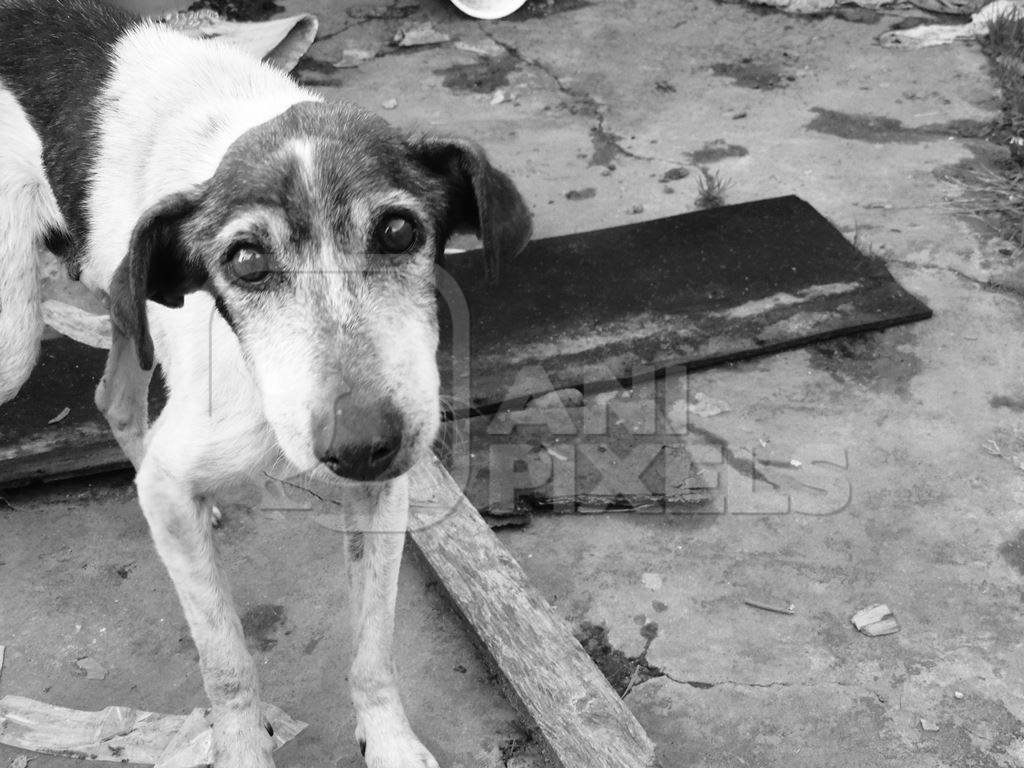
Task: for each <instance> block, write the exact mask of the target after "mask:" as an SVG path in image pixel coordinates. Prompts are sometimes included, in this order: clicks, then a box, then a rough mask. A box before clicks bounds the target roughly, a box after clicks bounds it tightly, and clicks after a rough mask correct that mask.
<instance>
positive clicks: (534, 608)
mask: <svg viewBox="0 0 1024 768" xmlns="http://www.w3.org/2000/svg"><path fill="white" fill-rule="evenodd" d="M410 479H411V491H410V494H411V513H412V515H411V521H410V530H409V535H410V537H411V539H412V542H413V544H415V546H416V548H417V549H418V550H419V552H420V554H421V555H422V556H423V558H424V559H425V560H426V562H427V564H428V565H429V567H430V568H431V570H433V572H434V573H435V574H436V576H437V578H438V579H439V580H440V582H441V583H442V584H443V585H444V587H445V589H446V590H447V592H448V595H449V597H450V598H451V600H452V602H453V603H454V604H455V606H456V608H457V609H458V610H459V612H460V613H461V614H462V615H463V617H464V618H465V619H466V621H467V622H468V623H469V625H470V626H471V627H472V629H473V631H474V632H475V633H476V635H477V638H478V640H479V642H480V643H481V645H482V646H483V647H484V649H485V650H486V651H487V653H488V654H489V655H490V657H491V659H492V661H493V663H494V664H495V665H496V666H497V668H498V670H499V671H500V672H501V673H502V675H503V677H504V678H505V681H506V684H507V687H508V689H509V692H510V693H511V694H512V698H513V699H514V700H515V703H517V704H518V705H519V706H520V707H521V709H522V710H523V712H524V713H525V714H526V715H527V716H528V717H529V718H530V719H531V720H532V721H533V723H534V725H535V727H536V729H537V731H538V733H539V734H540V736H541V737H542V739H543V741H544V742H545V744H546V746H547V748H548V750H549V752H550V755H551V756H552V757H553V758H554V759H555V760H556V761H557V764H558V765H559V766H561V768H653V767H654V766H655V765H656V762H655V757H654V744H653V743H652V742H651V740H650V738H648V736H647V734H646V733H645V732H644V729H643V727H642V726H641V725H640V723H638V722H637V720H636V718H635V717H633V714H632V712H630V711H629V709H628V708H627V707H626V705H625V704H624V703H623V702H622V700H621V699H620V698H619V696H618V695H617V694H616V693H615V691H614V690H612V688H611V686H610V685H609V684H608V681H607V680H605V678H604V676H603V675H602V674H601V672H600V670H598V668H597V667H596V666H595V665H594V662H593V661H592V660H591V659H590V657H589V656H587V654H586V652H585V651H584V650H583V648H582V647H581V646H580V644H579V643H578V642H577V641H576V638H574V637H573V635H572V632H571V631H570V630H569V627H568V626H567V625H566V624H565V622H564V621H563V620H562V619H561V617H559V616H558V615H557V614H556V613H555V612H554V610H552V608H551V606H550V605H548V603H547V602H546V601H545V600H544V598H543V597H541V596H540V594H538V592H537V591H536V590H535V589H534V588H533V587H531V586H530V584H529V583H528V581H527V578H526V574H525V573H523V569H522V568H521V567H520V566H519V564H518V563H517V562H516V560H515V558H513V557H512V555H511V553H509V551H508V550H507V549H506V548H505V547H504V546H503V545H502V544H501V542H500V541H498V539H497V537H496V536H495V535H494V534H493V533H492V532H491V530H490V528H489V527H488V526H487V524H486V523H485V522H484V521H483V518H481V517H480V514H479V513H478V512H477V510H476V509H475V508H474V507H473V505H472V504H470V502H469V500H468V499H467V498H466V497H465V496H464V495H463V494H462V491H461V490H460V488H459V487H458V485H457V484H456V483H455V481H454V480H453V479H452V478H451V476H450V475H449V474H448V472H447V471H446V470H445V468H444V467H443V466H442V465H441V463H440V461H439V460H437V459H436V458H432V459H431V460H429V461H422V462H420V463H419V464H418V465H417V466H416V467H415V468H413V470H412V474H411V477H410Z"/></svg>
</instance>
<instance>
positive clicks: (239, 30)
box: [58, 10, 318, 330]
mask: <svg viewBox="0 0 1024 768" xmlns="http://www.w3.org/2000/svg"><path fill="white" fill-rule="evenodd" d="M160 21H161V22H163V23H164V24H166V25H167V26H169V27H173V28H175V29H178V30H180V31H182V32H184V33H185V34H188V35H191V36H193V37H201V38H204V39H206V38H218V39H220V40H223V41H225V42H228V43H231V44H233V45H236V46H238V47H239V48H241V49H243V50H244V51H247V52H248V53H250V54H253V55H255V56H257V57H259V58H261V59H263V60H264V61H265V62H267V63H268V64H273V65H274V66H276V67H279V68H280V69H283V70H284V71H285V72H291V71H292V70H293V69H294V68H295V65H296V64H298V63H299V59H301V58H302V57H303V56H304V55H305V54H306V51H308V50H309V48H310V46H312V45H313V41H314V40H315V39H316V32H317V27H318V22H317V19H316V17H315V16H313V15H312V14H309V13H302V14H299V15H297V16H288V17H286V18H283V19H269V20H267V21H230V20H228V19H225V18H224V17H222V16H221V15H220V14H218V13H216V12H215V11H211V10H201V11H182V12H180V13H168V14H167V15H166V16H164V17H163V18H162V19H160ZM58 330H59V329H58Z"/></svg>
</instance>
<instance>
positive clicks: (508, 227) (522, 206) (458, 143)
mask: <svg viewBox="0 0 1024 768" xmlns="http://www.w3.org/2000/svg"><path fill="white" fill-rule="evenodd" d="M412 149H413V155H414V156H415V157H416V158H417V159H418V160H419V161H420V162H421V163H423V165H425V166H426V167H427V168H428V169H430V170H431V171H432V172H434V173H435V174H437V175H438V176H440V177H441V178H443V179H444V180H445V183H446V187H447V193H448V222H447V223H448V227H449V231H451V232H457V231H470V232H475V233H476V234H477V235H479V237H480V239H481V240H482V241H483V244H484V276H485V278H486V279H487V281H488V282H491V283H494V282H497V280H498V268H499V265H500V264H501V262H502V261H503V260H504V259H506V258H510V257H514V256H516V255H517V254H519V252H520V251H522V250H523V248H525V247H526V244H527V243H528V242H530V235H531V234H532V233H533V225H532V222H531V217H530V211H529V209H528V208H527V207H526V202H525V201H524V200H523V197H522V195H520V194H519V190H517V189H516V186H515V184H513V183H512V180H511V179H510V178H509V177H508V176H506V175H505V174H504V173H502V172H501V171H499V170H498V169H497V168H495V167H494V166H492V165H491V163H490V161H489V160H488V159H487V155H486V154H485V153H484V150H483V148H481V147H480V146H479V145H478V144H476V143H474V142H472V141H467V140H466V139H450V138H437V137H423V138H418V139H416V140H414V141H413V142H412Z"/></svg>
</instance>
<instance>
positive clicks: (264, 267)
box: [228, 248, 272, 284]
mask: <svg viewBox="0 0 1024 768" xmlns="http://www.w3.org/2000/svg"><path fill="white" fill-rule="evenodd" d="M228 270H229V271H230V272H231V275H232V276H233V277H235V278H236V279H238V280H241V281H242V282H243V283H250V284H256V283H262V282H263V281H264V280H266V279H267V278H268V277H270V275H271V272H272V269H271V264H270V258H269V257H268V256H267V254H265V253H261V252H260V251H254V250H252V249H251V248H239V249H238V250H237V251H235V253H234V255H233V256H232V257H231V260H230V261H228Z"/></svg>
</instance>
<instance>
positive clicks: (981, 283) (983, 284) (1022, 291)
mask: <svg viewBox="0 0 1024 768" xmlns="http://www.w3.org/2000/svg"><path fill="white" fill-rule="evenodd" d="M885 263H886V265H896V266H898V267H904V268H906V269H927V270H931V271H933V272H948V273H949V274H951V275H953V276H954V277H958V278H960V279H961V280H963V281H964V282H965V283H970V284H971V285H975V286H977V287H978V288H981V289H982V290H983V291H989V292H991V293H998V294H1002V295H1004V296H1015V297H1016V298H1024V288H1016V287H1014V286H1011V285H1000V284H999V283H996V282H993V281H992V279H991V278H989V279H985V280H983V279H981V278H979V277H973V276H971V275H968V274H967V273H966V272H961V271H960V270H959V269H957V268H956V267H948V266H942V265H940V264H922V263H920V262H916V261H910V260H908V259H886V260H885Z"/></svg>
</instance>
